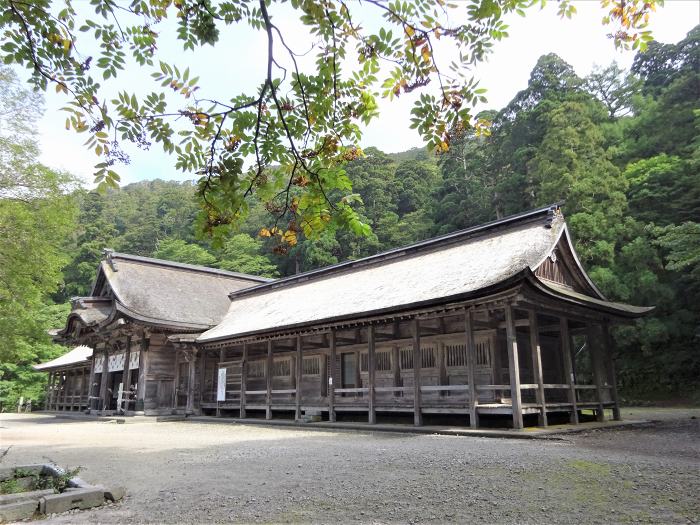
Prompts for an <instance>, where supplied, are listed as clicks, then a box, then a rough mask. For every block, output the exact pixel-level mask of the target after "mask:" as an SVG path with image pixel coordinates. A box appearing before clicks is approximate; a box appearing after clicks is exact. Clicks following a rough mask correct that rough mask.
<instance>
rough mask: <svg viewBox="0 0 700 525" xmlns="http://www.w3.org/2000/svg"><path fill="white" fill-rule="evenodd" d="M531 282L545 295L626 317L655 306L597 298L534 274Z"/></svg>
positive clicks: (640, 314) (652, 308)
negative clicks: (544, 279)
mask: <svg viewBox="0 0 700 525" xmlns="http://www.w3.org/2000/svg"><path fill="white" fill-rule="evenodd" d="M533 284H534V286H535V287H536V288H538V289H539V290H540V291H542V292H544V293H545V294H547V295H550V296H553V297H556V298H558V299H563V300H565V301H568V302H570V303H573V304H577V305H585V306H587V307H589V308H591V307H592V308H594V309H597V310H603V311H606V312H610V313H614V314H616V315H619V316H621V317H626V318H636V317H641V316H642V315H644V314H647V313H649V312H651V311H652V310H654V309H655V308H656V307H655V306H634V305H631V304H625V303H618V302H615V301H608V300H607V299H598V298H596V297H591V296H589V295H585V294H582V293H579V292H576V291H574V290H571V289H570V288H567V287H564V286H557V285H556V284H555V283H552V282H544V281H543V280H541V279H538V278H537V277H536V276H534V275H533Z"/></svg>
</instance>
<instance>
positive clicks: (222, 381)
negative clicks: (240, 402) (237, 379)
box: [216, 368, 226, 402]
mask: <svg viewBox="0 0 700 525" xmlns="http://www.w3.org/2000/svg"><path fill="white" fill-rule="evenodd" d="M216 401H217V402H219V401H226V369H225V368H219V379H218V381H217V383H216Z"/></svg>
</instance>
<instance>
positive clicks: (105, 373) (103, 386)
mask: <svg viewBox="0 0 700 525" xmlns="http://www.w3.org/2000/svg"><path fill="white" fill-rule="evenodd" d="M103 355H104V361H103V362H102V376H101V381H100V410H101V411H102V412H104V411H105V410H107V408H106V407H107V406H109V403H108V400H107V379H108V377H109V350H108V349H107V348H105V349H104V352H103Z"/></svg>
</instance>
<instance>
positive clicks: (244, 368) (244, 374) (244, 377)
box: [238, 343, 248, 419]
mask: <svg viewBox="0 0 700 525" xmlns="http://www.w3.org/2000/svg"><path fill="white" fill-rule="evenodd" d="M247 383H248V343H243V356H242V357H241V408H240V410H239V412H238V417H240V418H241V419H243V418H245V417H246V411H245V391H246V388H247Z"/></svg>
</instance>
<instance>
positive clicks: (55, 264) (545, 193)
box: [0, 26, 700, 405]
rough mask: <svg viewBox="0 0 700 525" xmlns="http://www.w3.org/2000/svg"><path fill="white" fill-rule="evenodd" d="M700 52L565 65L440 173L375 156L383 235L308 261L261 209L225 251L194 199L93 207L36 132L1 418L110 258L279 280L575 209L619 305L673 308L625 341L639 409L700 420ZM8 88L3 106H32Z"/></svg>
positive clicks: (3, 351) (13, 180)
mask: <svg viewBox="0 0 700 525" xmlns="http://www.w3.org/2000/svg"><path fill="white" fill-rule="evenodd" d="M699 43H700V26H698V27H696V28H695V29H694V30H693V31H691V33H689V34H688V36H687V37H686V38H685V39H684V40H682V41H681V42H678V43H677V44H659V43H655V42H652V43H651V44H650V45H649V48H648V51H647V52H645V53H643V54H642V53H640V54H638V55H637V56H636V57H635V60H634V63H633V66H632V69H631V71H625V70H622V69H621V68H619V67H618V66H617V65H616V64H611V65H609V66H607V67H601V68H598V69H596V70H594V71H593V72H592V73H591V74H590V75H589V76H588V77H586V78H580V77H579V76H577V75H576V73H575V71H574V70H573V68H572V67H571V66H570V65H569V64H567V63H566V62H565V61H563V60H562V59H561V58H559V57H558V56H557V55H554V54H549V55H545V56H542V57H540V59H539V61H538V62H537V64H536V66H535V68H534V69H533V70H532V73H531V76H530V81H529V84H528V86H527V88H526V89H525V90H523V91H521V92H519V93H518V94H517V95H516V96H515V97H514V98H513V100H512V101H511V102H510V103H509V104H508V105H507V106H506V107H504V108H502V109H500V110H498V111H488V112H485V113H484V114H483V115H482V117H484V118H487V119H489V120H490V121H491V122H492V123H493V125H492V128H491V132H490V134H488V135H484V134H482V135H479V136H476V135H474V134H472V133H470V132H469V131H462V130H454V132H453V133H452V144H451V147H450V149H449V151H447V152H446V153H443V154H441V155H439V156H435V155H433V154H432V153H428V152H426V151H425V150H423V149H413V150H409V151H406V152H403V153H398V154H386V153H383V152H381V151H379V150H377V149H376V148H367V149H365V151H364V156H363V157H362V158H360V159H358V160H355V161H352V162H350V163H349V164H347V166H346V171H347V174H348V176H349V178H350V179H351V181H352V183H353V188H354V191H355V192H356V193H357V194H358V195H359V197H360V198H361V201H359V200H358V204H357V207H358V211H359V213H360V215H361V216H362V218H363V219H364V220H365V221H366V222H367V223H368V224H370V225H371V226H372V232H371V233H370V234H369V235H367V236H362V237H358V236H356V235H354V234H352V233H351V232H349V231H335V232H334V231H327V232H325V233H324V234H322V235H321V237H320V238H318V239H305V238H303V237H301V236H300V237H299V238H298V239H297V241H298V242H296V244H294V245H293V246H291V247H289V246H286V245H285V246H280V245H278V244H275V241H273V240H272V239H270V238H267V237H264V236H261V235H260V233H261V231H263V232H264V229H265V228H270V227H271V224H270V221H271V219H270V217H271V215H270V213H269V210H268V209H266V207H265V206H264V205H263V204H262V203H257V202H253V203H251V213H250V217H249V219H248V221H247V222H246V224H245V225H244V226H243V228H242V229H241V230H240V231H239V232H238V233H236V234H235V235H232V236H231V237H230V238H229V239H228V240H227V241H226V242H224V243H223V245H215V244H213V243H212V242H210V240H209V239H208V238H207V237H206V236H203V235H201V234H200V233H198V232H199V231H200V229H201V228H200V227H199V226H198V210H199V208H198V204H197V201H196V198H195V186H194V183H193V182H173V181H161V180H155V181H148V182H142V183H137V184H130V185H127V186H125V187H123V188H122V189H121V190H118V191H110V192H109V193H107V194H98V193H94V192H89V191H86V190H84V189H75V187H74V185H75V182H74V181H73V180H72V179H71V178H70V177H69V176H68V175H65V174H58V173H54V172H52V171H51V170H48V169H46V168H44V167H42V166H38V165H36V164H34V161H33V159H34V158H35V157H36V155H22V154H20V153H18V151H19V150H20V149H21V148H18V147H17V145H18V144H24V146H25V150H26V147H32V148H35V149H36V146H35V145H33V144H32V143H31V138H28V137H31V133H30V131H31V130H28V129H24V128H23V129H18V130H15V131H14V132H12V133H10V134H8V136H7V137H5V138H3V139H2V140H3V141H4V142H3V143H2V151H0V155H1V159H0V160H1V162H2V164H3V166H2V172H0V197H1V200H0V232H2V238H3V242H2V246H1V247H0V261H2V265H1V266H0V298H2V303H1V306H0V333H1V334H2V336H3V337H2V338H3V347H2V348H0V363H1V364H0V402H4V403H5V404H6V405H10V404H12V403H14V402H15V400H16V398H17V397H18V396H19V395H24V396H25V397H27V396H29V397H33V398H35V399H36V398H37V396H39V395H40V387H41V377H40V375H37V374H34V373H32V372H31V371H30V365H31V363H35V362H37V361H39V360H42V359H46V358H47V357H48V356H50V355H52V353H53V354H55V353H56V352H60V350H57V349H56V348H55V347H53V346H52V345H51V344H50V343H49V342H48V339H47V338H46V336H45V335H44V333H43V332H44V331H45V330H46V329H47V328H49V327H52V326H60V325H61V322H62V319H61V316H62V315H65V312H66V303H67V301H68V299H69V298H70V297H72V296H77V295H85V294H87V293H88V292H89V289H90V285H91V281H92V279H93V278H94V275H95V269H96V267H97V264H98V261H99V260H100V258H101V254H102V250H103V248H105V247H109V248H113V249H115V250H117V251H122V252H127V253H132V254H138V255H144V256H152V257H158V258H164V259H171V260H176V261H181V262H187V263H192V264H203V265H207V266H214V267H218V268H224V269H227V270H235V271H240V272H246V273H253V274H258V275H265V276H271V277H275V276H284V275H290V274H293V273H296V272H300V271H306V270H310V269H313V268H318V267H321V266H326V265H328V264H333V263H336V262H339V261H343V260H348V259H353V258H358V257H363V256H366V255H371V254H373V253H377V252H379V251H382V250H386V249H389V248H392V247H396V246H400V245H405V244H408V243H411V242H415V241H418V240H421V239H424V238H427V237H431V236H434V235H438V234H442V233H447V232H450V231H454V230H456V229H460V228H465V227H468V226H471V225H474V224H478V223H482V222H485V221H488V220H492V219H495V218H499V217H502V216H505V215H508V214H512V213H517V212H520V211H523V210H526V209H530V208H533V207H536V206H540V205H544V204H548V203H552V202H556V201H560V200H564V201H565V206H564V213H565V215H566V217H567V221H568V223H569V226H570V228H571V230H572V234H573V236H574V238H575V243H576V248H577V250H578V253H579V255H580V257H581V259H582V262H583V264H584V266H585V267H586V268H587V270H588V271H589V274H590V275H591V277H592V278H593V280H594V281H595V282H596V283H597V284H598V286H599V287H600V288H601V289H602V291H603V292H604V293H605V294H606V295H607V296H608V297H609V298H611V299H613V300H620V301H624V302H629V303H633V304H639V305H655V306H656V310H655V311H654V313H653V314H652V315H650V316H648V317H646V318H644V319H642V320H640V321H638V322H636V323H635V324H634V325H632V326H626V327H621V328H618V329H617V331H616V334H615V338H616V343H617V348H618V353H617V355H616V362H617V368H618V381H619V383H620V389H621V391H622V393H623V395H624V396H626V397H627V398H628V399H635V400H637V399H659V400H661V399H671V400H676V401H678V400H681V401H694V402H698V401H699V400H700V385H699V384H698V381H697V378H698V377H699V376H700V353H699V352H698V347H699V345H700V170H699V169H698V168H699V167H700V134H699V133H698V128H699V126H700V103H699V102H700V73H699V71H700V46H699ZM3 74H4V75H5V77H4V78H3V79H2V80H3V84H4V86H5V87H3V94H2V97H3V98H2V103H3V105H4V106H7V105H8V104H9V105H11V104H19V103H21V100H17V93H16V90H17V88H16V87H12V82H11V78H8V77H7V75H9V73H8V72H6V71H3ZM10 76H11V75H10ZM8 86H9V87H8ZM19 98H21V97H19ZM35 102H36V101H35ZM31 124H32V123H31V122H30V123H29V125H30V127H31ZM26 125H27V123H26V122H24V123H22V126H25V127H26ZM23 141H24V142H23ZM20 157H21V158H20ZM17 173H23V174H24V173H26V174H27V175H21V176H18V175H17ZM24 179H26V180H24ZM288 220H289V218H288V217H287V218H285V222H286V221H288ZM6 261H14V262H13V263H12V264H8V263H7V262H6Z"/></svg>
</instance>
